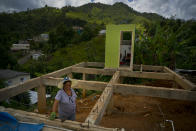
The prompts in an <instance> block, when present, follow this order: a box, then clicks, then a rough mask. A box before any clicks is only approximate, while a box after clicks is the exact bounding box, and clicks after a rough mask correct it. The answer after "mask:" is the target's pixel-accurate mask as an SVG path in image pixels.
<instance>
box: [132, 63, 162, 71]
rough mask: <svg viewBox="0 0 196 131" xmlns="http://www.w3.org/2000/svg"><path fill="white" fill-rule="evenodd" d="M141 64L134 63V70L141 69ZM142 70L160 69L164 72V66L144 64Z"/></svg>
mask: <svg viewBox="0 0 196 131" xmlns="http://www.w3.org/2000/svg"><path fill="white" fill-rule="evenodd" d="M140 68H141V65H135V64H134V65H133V69H134V70H140ZM142 70H143V71H155V72H156V71H159V72H162V71H163V66H152V65H142Z"/></svg>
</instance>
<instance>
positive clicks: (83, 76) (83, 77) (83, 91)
mask: <svg viewBox="0 0 196 131" xmlns="http://www.w3.org/2000/svg"><path fill="white" fill-rule="evenodd" d="M82 79H83V80H86V74H85V73H83V74H82ZM85 97H86V90H85V89H83V90H82V98H85Z"/></svg>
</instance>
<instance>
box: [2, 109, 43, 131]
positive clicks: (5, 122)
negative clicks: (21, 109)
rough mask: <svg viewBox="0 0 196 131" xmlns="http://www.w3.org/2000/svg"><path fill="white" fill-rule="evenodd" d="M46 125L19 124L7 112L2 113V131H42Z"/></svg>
mask: <svg viewBox="0 0 196 131" xmlns="http://www.w3.org/2000/svg"><path fill="white" fill-rule="evenodd" d="M43 126H44V124H26V123H20V122H18V121H17V120H16V119H15V118H14V117H13V116H11V115H10V114H8V113H7V112H0V131H40V130H41V129H42V128H43Z"/></svg>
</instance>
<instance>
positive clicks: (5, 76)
mask: <svg viewBox="0 0 196 131" xmlns="http://www.w3.org/2000/svg"><path fill="white" fill-rule="evenodd" d="M0 79H2V80H4V81H5V83H6V85H7V86H6V87H9V86H13V85H16V84H20V83H23V82H25V81H27V80H30V74H29V73H25V72H18V71H13V70H9V69H6V70H0ZM28 93H29V95H30V100H31V101H30V104H35V103H37V99H38V95H37V92H36V91H31V90H29V91H28ZM50 96H51V95H49V94H46V98H48V97H50Z"/></svg>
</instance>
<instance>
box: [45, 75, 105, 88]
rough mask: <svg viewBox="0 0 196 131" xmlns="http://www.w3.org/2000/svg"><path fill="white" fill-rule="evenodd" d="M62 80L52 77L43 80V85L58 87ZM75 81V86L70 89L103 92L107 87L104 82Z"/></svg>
mask: <svg viewBox="0 0 196 131" xmlns="http://www.w3.org/2000/svg"><path fill="white" fill-rule="evenodd" d="M62 80H63V78H54V77H49V78H44V79H43V84H44V85H46V86H58V83H59V82H61V81H62ZM73 80H76V79H73ZM76 81H77V85H75V86H73V87H72V88H75V89H86V90H96V91H103V90H104V89H105V87H106V86H107V83H106V82H99V81H85V80H76Z"/></svg>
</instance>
